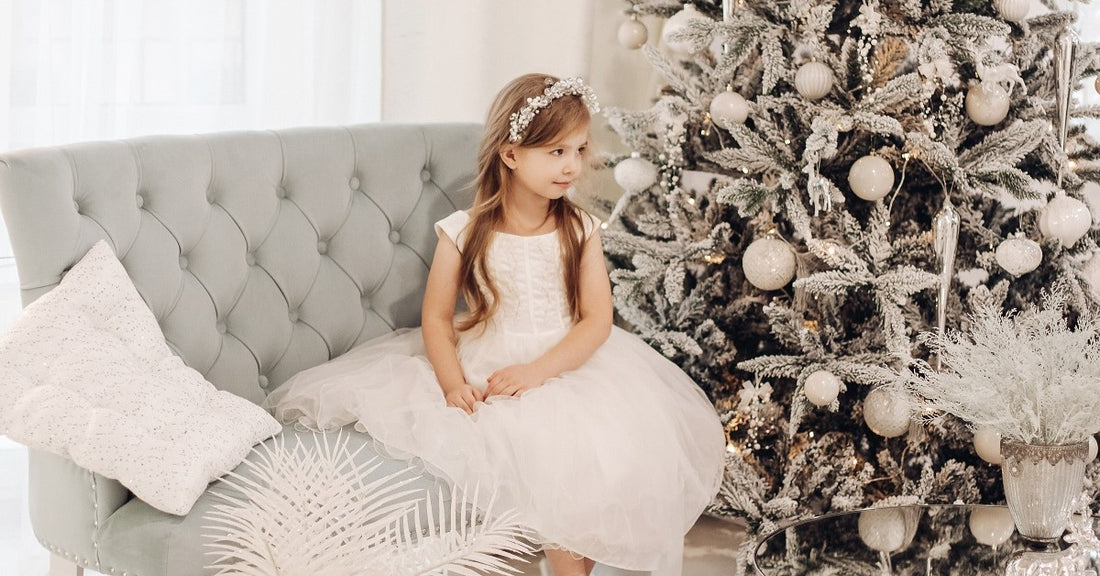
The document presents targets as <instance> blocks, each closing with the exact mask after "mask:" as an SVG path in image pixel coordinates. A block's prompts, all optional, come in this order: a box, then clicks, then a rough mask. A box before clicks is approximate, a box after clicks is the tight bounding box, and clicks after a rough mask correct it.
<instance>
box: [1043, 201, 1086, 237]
mask: <svg viewBox="0 0 1100 576" xmlns="http://www.w3.org/2000/svg"><path fill="white" fill-rule="evenodd" d="M1090 227H1092V213H1091V212H1089V207H1088V205H1086V204H1085V203H1084V202H1082V201H1080V200H1078V199H1076V198H1073V197H1070V196H1065V195H1059V196H1055V197H1054V198H1053V199H1051V201H1050V202H1047V205H1046V206H1045V207H1044V208H1043V211H1042V213H1041V214H1039V230H1040V231H1041V232H1042V233H1043V234H1044V235H1046V236H1049V237H1051V238H1057V239H1058V240H1061V241H1062V245H1063V246H1066V247H1069V246H1073V245H1074V244H1075V243H1077V241H1078V240H1080V239H1081V237H1082V236H1084V235H1085V233H1086V232H1088V231H1089V228H1090Z"/></svg>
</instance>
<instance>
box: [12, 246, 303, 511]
mask: <svg viewBox="0 0 1100 576" xmlns="http://www.w3.org/2000/svg"><path fill="white" fill-rule="evenodd" d="M280 429H281V426H280V425H279V423H278V422H276V421H275V419H274V418H272V417H271V415H269V414H267V413H266V412H265V411H263V409H261V408H260V407H258V406H256V405H255V404H252V403H251V402H249V401H248V400H246V399H244V398H241V397H239V396H236V395H234V394H232V393H230V392H225V391H219V390H217V389H216V388H215V387H214V385H213V384H211V383H210V382H207V381H206V380H205V379H204V378H203V377H202V375H201V374H199V373H198V372H196V371H195V370H193V369H191V368H190V367H188V366H186V365H185V364H184V363H183V361H182V360H181V359H180V358H179V357H178V356H176V355H175V354H173V353H172V351H171V350H170V349H169V348H168V345H167V344H166V343H165V340H164V335H163V334H162V333H161V331H160V327H159V326H158V325H157V321H156V319H155V318H154V316H153V313H152V311H150V310H149V308H148V307H147V306H146V305H145V302H144V301H143V300H142V299H141V296H140V295H139V294H138V292H137V290H136V289H135V288H134V285H133V283H132V282H131V281H130V278H129V276H128V275H127V273H126V270H125V269H124V268H123V267H122V264H121V263H120V262H119V261H118V259H117V258H116V257H115V254H114V252H113V250H112V249H111V247H110V246H109V245H108V244H107V243H106V242H105V241H100V242H98V243H96V245H95V246H94V247H92V249H91V250H89V251H88V253H87V254H86V255H85V256H84V257H83V258H81V260H80V261H79V262H78V263H77V264H76V265H75V266H73V268H72V269H71V270H70V271H69V273H68V274H66V275H65V277H64V279H63V280H62V281H61V284H60V285H58V286H57V288H55V289H53V290H51V291H50V292H49V293H47V294H46V295H44V296H42V297H41V298H39V299H38V300H36V301H35V302H33V303H32V304H30V305H29V306H27V308H26V309H25V310H24V311H23V313H22V315H20V317H19V318H17V319H16V321H15V322H14V323H13V324H12V326H11V327H10V328H9V329H8V331H7V332H6V333H5V334H4V335H3V337H2V338H0V433H5V434H7V435H8V436H10V437H11V438H12V439H14V440H16V441H18V442H22V443H24V444H26V445H28V446H30V447H32V448H37V449H41V450H45V451H47V452H51V453H53V454H57V455H59V456H64V457H67V458H70V459H72V460H73V462H75V463H76V464H78V465H79V466H81V467H83V468H87V469H88V470H91V471H93V472H96V473H99V474H101V475H103V476H105V477H107V478H114V479H117V480H118V481H119V482H120V483H122V484H123V485H124V486H126V487H127V488H128V489H129V490H130V491H131V492H133V493H134V495H136V496H137V497H138V498H141V499H142V500H145V501H146V502H148V503H149V504H150V505H152V506H154V507H156V508H158V509H160V510H163V511H165V512H169V513H172V514H186V513H187V511H188V510H189V509H190V508H191V505H192V504H193V503H194V502H195V500H196V499H197V498H198V497H199V495H200V494H202V492H203V491H204V490H205V489H206V487H207V485H208V484H209V483H210V482H211V481H212V480H214V479H215V478H217V477H219V476H221V475H222V474H224V473H225V472H227V471H229V470H231V469H232V468H233V467H234V466H236V465H237V464H239V463H240V462H241V460H242V459H244V457H245V455H246V454H247V453H248V451H249V450H250V449H251V447H252V446H253V445H254V444H255V443H257V442H259V441H261V440H263V439H264V438H268V437H270V436H271V435H272V434H275V433H277V432H278V431H279V430H280Z"/></svg>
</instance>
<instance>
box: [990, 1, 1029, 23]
mask: <svg viewBox="0 0 1100 576" xmlns="http://www.w3.org/2000/svg"><path fill="white" fill-rule="evenodd" d="M993 6H995V7H996V8H997V13H998V14H1000V15H1001V18H1004V19H1005V20H1008V21H1009V22H1023V21H1024V18H1027V13H1028V12H1029V11H1031V0H993Z"/></svg>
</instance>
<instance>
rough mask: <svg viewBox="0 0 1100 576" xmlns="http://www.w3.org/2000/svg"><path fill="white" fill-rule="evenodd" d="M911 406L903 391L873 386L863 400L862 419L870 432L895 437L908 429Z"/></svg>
mask: <svg viewBox="0 0 1100 576" xmlns="http://www.w3.org/2000/svg"><path fill="white" fill-rule="evenodd" d="M911 411H912V407H911V406H910V403H909V397H908V396H906V395H905V393H904V392H901V391H898V390H891V389H889V388H882V387H879V388H875V389H874V390H871V391H870V392H868V393H867V397H866V398H864V400H863V421H864V422H866V423H867V427H868V428H870V429H871V431H872V432H874V433H875V434H878V435H879V436H883V437H885V438H896V437H898V436H901V435H902V434H905V433H906V432H908V431H909V420H910V412H911Z"/></svg>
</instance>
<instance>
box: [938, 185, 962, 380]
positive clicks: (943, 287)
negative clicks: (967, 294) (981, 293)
mask: <svg viewBox="0 0 1100 576" xmlns="http://www.w3.org/2000/svg"><path fill="white" fill-rule="evenodd" d="M960 222H961V220H960V218H959V213H958V212H956V211H955V207H954V206H952V205H951V197H950V196H948V195H947V194H944V196H943V208H941V209H940V211H939V212H938V213H937V214H936V217H935V218H934V219H933V220H932V231H933V233H934V234H935V238H936V240H935V243H934V246H933V248H934V249H935V251H936V257H937V258H938V259H939V262H940V291H939V298H938V300H937V301H936V328H937V329H938V330H939V334H940V335H943V331H944V328H946V327H947V295H948V293H949V292H950V289H951V279H952V278H953V277H954V276H955V250H956V249H957V248H958V247H959V224H960ZM940 367H941V363H940V359H939V357H938V356H937V357H936V369H937V370H939V369H940Z"/></svg>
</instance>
